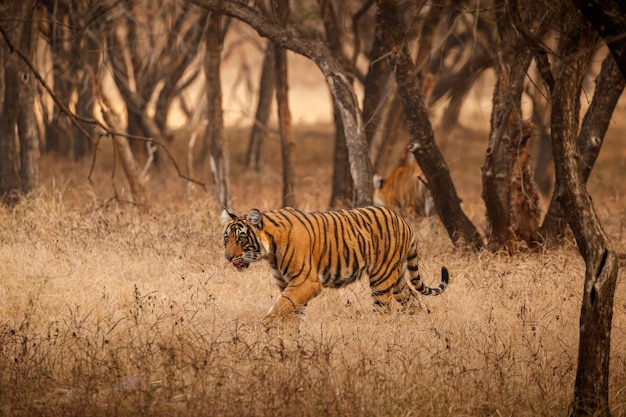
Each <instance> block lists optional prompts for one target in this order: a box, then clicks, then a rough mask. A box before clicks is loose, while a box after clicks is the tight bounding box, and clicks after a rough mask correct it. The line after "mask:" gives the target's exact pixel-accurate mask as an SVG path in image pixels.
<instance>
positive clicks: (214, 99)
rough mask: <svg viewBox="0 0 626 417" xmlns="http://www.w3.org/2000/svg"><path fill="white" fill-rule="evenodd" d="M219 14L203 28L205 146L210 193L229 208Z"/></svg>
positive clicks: (214, 15) (214, 13)
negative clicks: (207, 155) (211, 186)
mask: <svg viewBox="0 0 626 417" xmlns="http://www.w3.org/2000/svg"><path fill="white" fill-rule="evenodd" d="M221 19H222V16H221V15H220V14H219V13H216V12H213V13H211V15H210V16H209V19H208V23H207V31H206V57H205V62H204V71H205V77H206V87H205V88H206V96H207V102H208V113H209V114H208V125H207V132H206V137H205V142H204V148H209V149H210V168H211V174H212V177H213V194H214V195H215V199H216V200H217V202H218V203H219V204H220V206H221V207H222V208H226V209H229V208H230V183H229V181H228V171H229V164H228V152H227V147H226V141H225V140H224V117H223V112H222V88H221V81H220V66H221V62H222V60H221V51H222V41H223V32H222V26H221Z"/></svg>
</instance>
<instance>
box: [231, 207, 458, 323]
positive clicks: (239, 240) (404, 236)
mask: <svg viewBox="0 0 626 417" xmlns="http://www.w3.org/2000/svg"><path fill="white" fill-rule="evenodd" d="M222 221H223V223H224V257H225V258H226V260H227V261H228V262H229V263H231V264H232V266H233V267H234V268H235V270H237V271H242V270H245V269H246V268H248V266H249V265H250V264H251V263H252V262H257V261H259V260H261V259H265V260H267V262H268V263H269V266H270V269H271V272H272V276H273V278H274V282H275V283H276V285H277V286H278V287H279V289H280V291H281V294H280V296H279V297H278V299H277V300H276V302H275V303H274V305H273V306H272V307H271V308H270V310H269V312H268V314H267V315H266V317H265V318H264V319H263V323H265V324H269V323H271V322H272V321H274V320H276V319H278V318H285V317H286V316H288V315H291V314H292V313H294V312H295V314H300V315H302V314H303V310H304V307H305V306H306V304H307V303H308V302H309V301H310V300H311V299H313V298H314V297H316V296H318V295H319V294H320V293H321V292H322V288H323V287H327V288H339V287H343V286H345V285H348V284H350V283H352V282H355V281H357V280H358V279H359V278H361V277H362V276H364V275H367V276H368V277H369V284H370V289H371V295H372V298H373V302H374V310H375V311H390V310H389V308H390V306H391V304H390V303H391V300H392V299H395V300H397V301H398V302H399V304H400V306H401V308H406V307H407V306H409V305H410V304H411V299H412V297H413V296H414V295H416V294H417V293H420V294H423V295H439V294H442V293H443V292H444V291H445V289H446V287H447V286H448V281H449V273H448V269H447V268H446V267H445V266H443V267H442V268H441V282H440V283H439V285H438V286H437V287H428V286H426V285H425V284H424V282H422V279H421V278H420V274H419V268H418V253H417V242H416V239H415V235H414V234H413V231H412V229H411V227H410V226H409V225H408V223H407V222H406V221H405V220H404V219H403V218H402V217H400V216H399V215H398V214H396V213H395V212H393V211H391V210H389V209H387V208H385V207H377V206H368V207H362V208H352V209H341V210H334V211H318V212H304V211H301V210H298V209H294V208H282V209H279V210H274V211H267V212H261V211H259V210H258V209H252V210H250V211H249V212H248V213H247V214H245V215H243V216H237V215H235V214H233V213H231V212H230V211H227V210H224V211H223V212H222ZM407 270H408V272H409V280H408V281H407V280H406V279H404V276H405V273H406V271H407ZM409 282H410V285H409Z"/></svg>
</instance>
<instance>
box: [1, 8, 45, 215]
mask: <svg viewBox="0 0 626 417" xmlns="http://www.w3.org/2000/svg"><path fill="white" fill-rule="evenodd" d="M10 7H11V10H10V13H9V15H12V16H15V17H16V19H15V22H16V23H15V26H14V27H12V30H11V32H10V33H8V34H6V36H11V35H13V36H15V37H16V38H17V39H13V40H12V41H11V43H12V44H13V45H17V46H18V48H19V49H20V51H21V53H22V54H24V55H25V56H26V57H27V58H28V59H29V60H30V61H31V62H32V61H33V58H34V56H35V50H36V37H37V28H38V20H37V19H36V16H35V15H36V13H37V8H36V7H35V2H33V1H25V2H22V3H14V4H12V5H11V6H10ZM4 44H5V43H4V42H3V45H4ZM3 53H4V55H5V57H6V59H5V61H4V77H5V78H4V93H5V96H4V100H3V109H2V112H1V114H0V135H1V136H0V142H2V144H1V145H0V150H1V151H2V152H0V154H1V155H0V196H2V199H3V201H4V202H5V203H8V204H14V203H16V202H17V195H18V194H28V193H30V192H32V191H34V190H35V188H36V187H37V186H38V183H39V135H38V130H37V121H36V119H35V113H34V110H35V82H36V81H35V77H34V75H33V73H32V71H31V69H30V68H29V67H28V66H27V65H26V64H25V63H24V62H23V61H22V60H21V59H20V58H19V57H18V55H17V54H16V53H14V52H12V51H7V50H6V49H4V46H3ZM7 104H8V105H7ZM16 133H17V136H16Z"/></svg>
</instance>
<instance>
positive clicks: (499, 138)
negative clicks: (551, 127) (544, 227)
mask: <svg viewBox="0 0 626 417" xmlns="http://www.w3.org/2000/svg"><path fill="white" fill-rule="evenodd" d="M495 11H496V19H495V20H496V22H497V25H498V32H499V35H500V43H499V45H500V46H499V48H500V49H499V50H500V52H499V54H498V58H497V63H496V74H497V77H498V78H497V83H496V87H495V90H494V94H493V110H492V113H491V132H490V134H489V145H488V147H487V152H486V155H485V162H484V164H483V166H482V172H483V200H484V201H485V206H486V208H487V219H488V221H489V229H490V230H489V233H488V241H489V246H490V247H491V248H492V249H494V250H496V249H499V248H500V247H502V246H505V247H507V248H508V249H509V250H511V251H514V250H516V249H517V245H518V242H520V241H522V242H525V244H526V245H527V244H530V243H531V242H534V241H536V232H537V228H538V227H539V214H540V212H539V206H538V195H537V191H536V187H535V186H534V181H533V177H532V175H530V172H531V170H530V158H528V140H529V139H530V133H531V132H532V125H531V124H529V123H528V122H526V121H524V120H522V102H521V98H522V93H523V92H524V80H525V78H526V72H527V71H528V67H529V65H530V62H531V60H532V58H533V54H532V52H531V50H530V49H529V48H526V47H525V46H526V43H525V41H524V39H522V37H521V36H520V35H519V29H515V28H518V27H520V26H521V25H528V23H527V22H522V21H521V20H522V19H521V17H520V13H519V11H518V9H517V3H516V2H509V1H507V0H503V1H497V2H496V9H495Z"/></svg>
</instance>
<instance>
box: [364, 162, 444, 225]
mask: <svg viewBox="0 0 626 417" xmlns="http://www.w3.org/2000/svg"><path fill="white" fill-rule="evenodd" d="M423 176H424V175H423V173H422V170H421V169H420V167H419V166H418V165H417V164H416V163H411V164H403V165H399V166H398V167H396V168H395V169H394V170H393V171H392V172H391V173H390V174H389V175H387V176H386V177H385V178H381V177H380V176H378V175H375V176H374V204H376V205H377V206H384V207H387V208H390V209H392V210H394V211H397V212H398V213H400V214H402V215H405V216H410V215H414V216H417V217H425V216H426V217H430V216H433V215H434V214H435V210H434V201H433V198H432V195H431V193H430V190H429V189H428V187H427V186H426V183H425V180H424V178H423Z"/></svg>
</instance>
